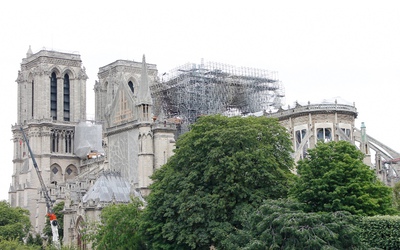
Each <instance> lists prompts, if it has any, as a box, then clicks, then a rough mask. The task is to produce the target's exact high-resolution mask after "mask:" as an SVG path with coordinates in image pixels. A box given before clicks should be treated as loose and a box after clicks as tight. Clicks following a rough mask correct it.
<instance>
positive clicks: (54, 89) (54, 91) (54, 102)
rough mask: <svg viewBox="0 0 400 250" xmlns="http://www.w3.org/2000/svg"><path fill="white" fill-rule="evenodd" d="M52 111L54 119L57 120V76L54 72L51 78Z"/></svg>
mask: <svg viewBox="0 0 400 250" xmlns="http://www.w3.org/2000/svg"><path fill="white" fill-rule="evenodd" d="M50 111H51V112H50V113H51V117H53V120H57V77H56V73H54V72H53V73H51V78H50Z"/></svg>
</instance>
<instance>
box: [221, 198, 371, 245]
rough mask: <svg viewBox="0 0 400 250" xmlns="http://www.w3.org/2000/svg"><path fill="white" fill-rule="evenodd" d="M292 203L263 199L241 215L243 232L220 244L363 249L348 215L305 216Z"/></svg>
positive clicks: (353, 220)
mask: <svg viewBox="0 0 400 250" xmlns="http://www.w3.org/2000/svg"><path fill="white" fill-rule="evenodd" d="M303 209H304V204H301V203H298V202H296V201H293V200H287V199H279V200H267V201H265V202H264V203H263V204H262V205H261V206H260V207H259V208H258V209H257V210H256V211H254V212H252V213H244V214H243V216H242V224H243V229H240V230H236V231H234V232H233V233H232V234H231V235H229V236H228V237H227V238H226V240H224V241H223V246H224V249H231V250H235V249H238V250H239V249H246V250H258V249H355V248H357V249H366V246H365V243H362V241H361V238H360V236H359V235H360V233H361V230H360V228H359V227H358V226H357V222H358V217H357V216H355V215H351V214H350V213H349V212H344V211H339V212H329V213H327V212H319V213H305V212H304V211H303Z"/></svg>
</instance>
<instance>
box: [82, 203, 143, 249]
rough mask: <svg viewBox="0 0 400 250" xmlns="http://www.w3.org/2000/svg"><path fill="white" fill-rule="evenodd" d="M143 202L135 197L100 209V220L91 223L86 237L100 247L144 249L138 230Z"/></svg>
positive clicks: (97, 247)
mask: <svg viewBox="0 0 400 250" xmlns="http://www.w3.org/2000/svg"><path fill="white" fill-rule="evenodd" d="M142 208H143V203H142V202H140V201H139V200H138V199H137V198H135V199H132V202H131V203H127V204H112V205H109V206H106V207H105V208H103V210H102V211H101V215H100V222H99V223H96V224H93V225H91V226H92V227H94V228H92V229H93V231H92V232H90V231H91V230H88V232H87V233H88V234H89V235H86V239H87V240H88V241H90V242H92V243H93V245H92V246H93V247H94V248H95V249H98V250H102V249H138V250H140V249H146V246H145V244H144V242H143V240H142V237H141V235H140V232H139V225H140V221H141V213H142Z"/></svg>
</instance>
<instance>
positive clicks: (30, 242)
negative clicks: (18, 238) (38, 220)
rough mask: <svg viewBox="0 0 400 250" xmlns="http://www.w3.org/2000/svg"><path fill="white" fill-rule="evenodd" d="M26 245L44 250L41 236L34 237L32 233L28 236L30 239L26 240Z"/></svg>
mask: <svg viewBox="0 0 400 250" xmlns="http://www.w3.org/2000/svg"><path fill="white" fill-rule="evenodd" d="M26 244H27V245H33V246H39V247H41V248H42V249H43V239H42V237H40V234H36V235H35V236H33V234H32V233H30V234H29V235H28V238H27V239H26Z"/></svg>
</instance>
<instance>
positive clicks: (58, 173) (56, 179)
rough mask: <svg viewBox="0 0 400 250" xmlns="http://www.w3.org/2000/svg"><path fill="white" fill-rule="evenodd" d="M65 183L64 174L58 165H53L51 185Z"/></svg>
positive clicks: (51, 168)
mask: <svg viewBox="0 0 400 250" xmlns="http://www.w3.org/2000/svg"><path fill="white" fill-rule="evenodd" d="M61 182H63V173H62V170H61V167H60V166H59V165H58V164H53V165H51V167H50V183H61Z"/></svg>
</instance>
